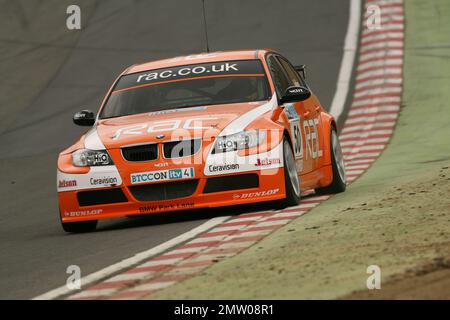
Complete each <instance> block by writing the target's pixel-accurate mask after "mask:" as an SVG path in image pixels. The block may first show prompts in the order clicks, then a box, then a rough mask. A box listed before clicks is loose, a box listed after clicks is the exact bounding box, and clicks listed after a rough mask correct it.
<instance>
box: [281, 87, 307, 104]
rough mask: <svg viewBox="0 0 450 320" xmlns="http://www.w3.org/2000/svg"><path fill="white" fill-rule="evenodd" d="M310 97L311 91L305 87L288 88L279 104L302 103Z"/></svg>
mask: <svg viewBox="0 0 450 320" xmlns="http://www.w3.org/2000/svg"><path fill="white" fill-rule="evenodd" d="M309 97H311V91H309V89H308V88H306V87H289V88H287V89H286V92H285V93H284V95H283V96H282V97H281V99H280V102H281V103H287V102H298V101H304V100H306V99H308V98H309Z"/></svg>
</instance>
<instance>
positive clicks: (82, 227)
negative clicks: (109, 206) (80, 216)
mask: <svg viewBox="0 0 450 320" xmlns="http://www.w3.org/2000/svg"><path fill="white" fill-rule="evenodd" d="M61 225H62V228H63V229H64V231H65V232H71V233H83V232H91V231H94V230H95V228H97V220H90V221H80V222H66V223H64V222H61Z"/></svg>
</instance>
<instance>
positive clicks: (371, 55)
mask: <svg viewBox="0 0 450 320" xmlns="http://www.w3.org/2000/svg"><path fill="white" fill-rule="evenodd" d="M402 55H403V49H386V50H380V51H376V52H367V53H364V54H361V55H360V56H359V63H364V62H365V61H367V60H369V59H377V58H383V57H384V58H385V57H389V56H402Z"/></svg>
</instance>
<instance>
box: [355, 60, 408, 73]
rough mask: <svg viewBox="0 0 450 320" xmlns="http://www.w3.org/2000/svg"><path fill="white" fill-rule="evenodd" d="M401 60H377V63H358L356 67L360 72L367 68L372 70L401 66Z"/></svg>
mask: <svg viewBox="0 0 450 320" xmlns="http://www.w3.org/2000/svg"><path fill="white" fill-rule="evenodd" d="M402 64H403V60H402V59H383V60H377V61H369V62H365V63H360V64H359V65H358V68H356V70H358V71H359V72H361V70H365V69H367V68H373V67H388V66H392V65H402Z"/></svg>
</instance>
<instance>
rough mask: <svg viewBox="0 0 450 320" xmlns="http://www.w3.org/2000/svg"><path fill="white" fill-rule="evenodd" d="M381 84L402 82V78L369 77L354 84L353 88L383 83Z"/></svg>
mask: <svg viewBox="0 0 450 320" xmlns="http://www.w3.org/2000/svg"><path fill="white" fill-rule="evenodd" d="M383 84H397V85H401V84H402V78H400V77H398V78H391V77H390V78H384V79H371V80H365V81H361V82H358V83H357V84H356V86H355V90H359V89H362V88H365V87H369V86H376V85H383Z"/></svg>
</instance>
